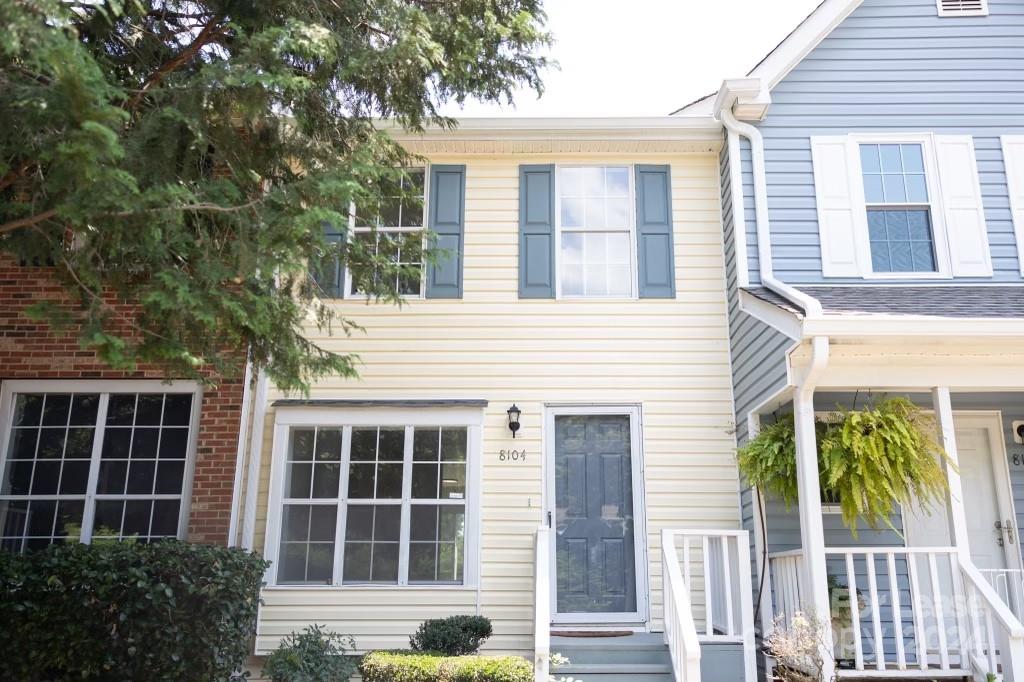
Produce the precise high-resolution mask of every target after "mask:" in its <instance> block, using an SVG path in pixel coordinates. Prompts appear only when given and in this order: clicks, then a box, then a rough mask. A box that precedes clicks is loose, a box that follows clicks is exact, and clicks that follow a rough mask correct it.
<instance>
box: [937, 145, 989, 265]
mask: <svg viewBox="0 0 1024 682" xmlns="http://www.w3.org/2000/svg"><path fill="white" fill-rule="evenodd" d="M935 157H936V160H937V162H938V166H939V186H940V191H941V195H942V209H943V214H944V217H945V222H946V234H947V236H948V240H949V260H950V265H951V266H952V275H953V276H954V277H991V276H992V255H991V253H990V252H989V248H988V230H987V229H986V227H985V207H984V206H983V205H982V201H981V183H979V182H978V162H977V161H976V160H975V157H974V138H972V137H971V136H970V135H936V136H935Z"/></svg>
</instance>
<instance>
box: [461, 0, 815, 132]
mask: <svg viewBox="0 0 1024 682" xmlns="http://www.w3.org/2000/svg"><path fill="white" fill-rule="evenodd" d="M819 2H820V0H705V1H703V2H699V1H698V0H545V2H544V6H545V10H546V11H547V14H548V30H550V31H551V32H552V33H553V34H554V39H555V44H554V45H553V46H552V48H551V49H550V50H549V52H548V55H549V57H551V58H553V59H555V60H556V61H558V62H559V64H560V66H561V68H560V70H554V69H552V70H549V71H547V72H546V73H545V74H544V83H545V92H544V95H543V97H541V98H540V99H539V100H538V99H537V96H536V94H535V93H534V92H533V91H531V90H522V91H519V92H517V93H516V95H515V98H514V101H515V106H514V107H509V106H508V105H505V106H498V105H494V104H483V103H479V102H467V103H466V106H465V107H464V108H462V109H461V110H460V109H459V108H458V107H457V106H449V107H447V108H446V110H445V113H447V114H450V115H452V116H463V117H475V116H524V117H525V116H662V115H665V114H668V113H670V112H672V111H673V110H675V109H678V108H679V107H681V106H683V105H684V104H687V103H689V102H691V101H692V100H694V99H696V98H698V97H701V96H703V95H706V94H708V93H710V92H713V91H715V90H717V89H718V86H719V85H720V84H721V82H722V80H723V79H725V78H738V77H741V76H744V75H746V74H747V72H748V71H750V69H751V68H752V67H753V66H754V65H755V64H756V63H757V62H759V61H760V60H761V58H762V57H764V55H765V54H767V53H768V52H769V51H770V50H771V49H772V48H773V47H775V46H776V45H777V44H778V43H779V42H780V41H782V39H783V38H785V37H786V35H788V34H789V32H790V31H792V30H793V29H794V28H795V27H796V25H797V24H798V23H800V21H802V20H803V19H804V17H806V16H807V15H808V14H810V12H811V11H812V10H813V9H814V8H815V7H816V6H817V5H818V4H819Z"/></svg>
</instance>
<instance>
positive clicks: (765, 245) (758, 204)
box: [718, 95, 821, 318]
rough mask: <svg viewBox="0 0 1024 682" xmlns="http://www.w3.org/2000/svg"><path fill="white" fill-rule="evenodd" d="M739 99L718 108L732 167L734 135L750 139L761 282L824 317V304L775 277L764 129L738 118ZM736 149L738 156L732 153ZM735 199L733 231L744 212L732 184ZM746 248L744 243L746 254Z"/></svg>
mask: <svg viewBox="0 0 1024 682" xmlns="http://www.w3.org/2000/svg"><path fill="white" fill-rule="evenodd" d="M735 101H736V97H735V95H733V96H730V97H728V98H727V99H726V101H724V102H723V103H722V107H721V109H720V110H719V111H718V118H719V120H720V121H721V122H722V124H723V125H724V126H725V128H726V130H728V131H729V137H730V144H729V166H730V170H731V169H732V168H733V167H734V166H738V165H739V164H740V158H739V140H738V138H737V139H736V141H735V143H733V142H732V138H733V137H734V136H743V137H745V138H747V139H748V140H750V152H751V158H752V161H753V170H754V215H755V217H756V224H757V258H758V262H759V263H760V272H761V284H763V285H764V286H766V287H767V288H769V289H771V290H772V291H774V292H775V293H777V294H779V295H780V296H782V297H784V298H787V299H789V300H790V301H793V302H794V303H796V304H797V305H798V306H800V307H801V308H802V309H803V311H804V317H805V318H817V317H821V304H820V303H819V302H818V300H817V299H816V298H813V297H811V296H808V295H807V294H805V293H804V292H802V291H800V290H798V289H796V288H794V287H791V286H790V285H788V284H786V283H785V282H783V281H781V280H778V279H776V278H775V274H774V272H773V266H772V246H771V224H770V222H769V217H768V183H767V181H766V180H765V169H764V138H762V137H761V131H760V130H758V129H757V128H756V127H755V126H752V125H750V124H749V123H744V122H741V121H738V120H736V117H735V116H734V115H733V113H732V106H733V104H734V103H735ZM734 151H735V153H736V156H735V157H734V156H733V152H734ZM732 185H733V187H732V192H733V196H732V200H733V209H732V213H733V221H734V223H736V224H735V225H734V227H733V230H734V231H735V230H738V229H741V228H742V227H743V225H744V222H743V215H744V206H743V189H742V186H737V185H738V183H736V182H733V183H732ZM745 251H746V247H745V246H744V253H745Z"/></svg>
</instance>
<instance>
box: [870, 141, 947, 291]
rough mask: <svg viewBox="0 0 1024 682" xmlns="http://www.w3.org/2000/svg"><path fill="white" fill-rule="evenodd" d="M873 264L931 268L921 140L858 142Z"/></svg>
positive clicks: (891, 268) (880, 268)
mask: <svg viewBox="0 0 1024 682" xmlns="http://www.w3.org/2000/svg"><path fill="white" fill-rule="evenodd" d="M860 159H861V171H862V173H863V176H864V198H865V200H866V202H867V218H868V238H869V241H870V245H871V268H872V270H873V271H874V272H935V270H936V264H935V247H934V238H933V236H932V221H931V203H930V201H929V198H928V181H927V175H926V173H925V165H924V153H923V151H922V147H921V145H920V144H861V145H860Z"/></svg>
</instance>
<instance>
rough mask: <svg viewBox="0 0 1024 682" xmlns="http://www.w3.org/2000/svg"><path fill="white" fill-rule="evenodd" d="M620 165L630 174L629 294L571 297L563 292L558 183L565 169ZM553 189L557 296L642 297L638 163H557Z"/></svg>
mask: <svg viewBox="0 0 1024 682" xmlns="http://www.w3.org/2000/svg"><path fill="white" fill-rule="evenodd" d="M608 167H618V168H626V169H627V171H628V175H629V210H628V211H627V212H626V215H627V216H628V218H629V229H628V232H629V269H630V275H629V287H630V294H629V296H619V295H615V296H611V295H609V296H592V295H587V294H583V295H579V296H570V295H565V294H563V293H562V270H563V267H562V193H561V191H560V190H559V187H558V182H559V178H560V177H561V175H562V169H563V168H608ZM554 191H555V244H554V249H555V299H556V300H566V301H604V302H608V301H635V300H638V299H639V293H638V292H639V290H640V287H639V285H638V283H637V282H638V278H639V276H640V272H639V270H640V265H639V259H638V258H637V252H636V164H633V163H622V162H617V161H594V162H592V163H564V164H555V180H554ZM566 231H568V232H583V233H587V232H623V230H622V229H617V228H604V229H600V228H598V229H586V230H582V229H581V230H575V229H573V230H566Z"/></svg>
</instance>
